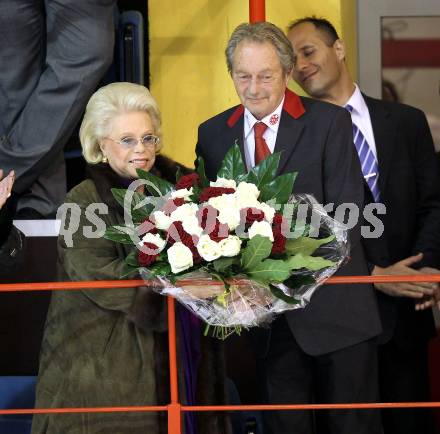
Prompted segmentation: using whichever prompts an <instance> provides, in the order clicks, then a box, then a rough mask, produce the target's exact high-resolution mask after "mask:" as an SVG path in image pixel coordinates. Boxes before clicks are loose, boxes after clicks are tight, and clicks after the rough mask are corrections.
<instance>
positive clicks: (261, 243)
mask: <svg viewBox="0 0 440 434" xmlns="http://www.w3.org/2000/svg"><path fill="white" fill-rule="evenodd" d="M271 251H272V241H270V239H269V238H267V237H262V236H261V235H255V237H253V238H251V239H250V240H249V241H248V243H247V246H246V247H245V248H244V249H243V252H242V256H241V266H242V267H243V268H244V269H245V270H249V271H251V270H253V269H254V268H255V267H256V265H257V264H259V263H260V262H261V261H262V260H263V259H266V258H267V257H268V256H269V255H270V252H271Z"/></svg>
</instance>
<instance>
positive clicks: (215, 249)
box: [197, 235, 221, 262]
mask: <svg viewBox="0 0 440 434" xmlns="http://www.w3.org/2000/svg"><path fill="white" fill-rule="evenodd" d="M197 251H198V252H199V255H200V256H201V257H202V258H203V259H204V260H205V261H208V262H211V261H214V259H217V258H220V256H221V251H220V246H219V243H216V242H215V241H212V240H211V238H209V235H202V236H201V237H200V239H199V242H198V243H197Z"/></svg>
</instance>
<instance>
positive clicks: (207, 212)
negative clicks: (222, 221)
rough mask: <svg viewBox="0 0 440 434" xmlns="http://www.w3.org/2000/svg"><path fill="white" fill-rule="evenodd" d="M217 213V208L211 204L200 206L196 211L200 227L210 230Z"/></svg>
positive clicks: (213, 225)
mask: <svg viewBox="0 0 440 434" xmlns="http://www.w3.org/2000/svg"><path fill="white" fill-rule="evenodd" d="M218 214H219V212H218V210H216V209H215V208H214V207H213V206H211V205H205V206H204V207H203V208H200V209H199V210H198V211H197V213H196V216H197V219H198V220H199V225H200V227H201V228H202V229H206V230H207V231H208V232H209V231H211V230H212V229H213V228H214V227H215V222H216V221H217V217H218Z"/></svg>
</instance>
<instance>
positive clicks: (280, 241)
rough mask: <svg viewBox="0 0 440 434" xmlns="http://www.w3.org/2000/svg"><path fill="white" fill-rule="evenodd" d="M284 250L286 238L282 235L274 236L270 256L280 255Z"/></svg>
mask: <svg viewBox="0 0 440 434" xmlns="http://www.w3.org/2000/svg"><path fill="white" fill-rule="evenodd" d="M285 250H286V237H285V236H284V235H275V234H274V239H273V244H272V255H281V254H282V253H284V251H285Z"/></svg>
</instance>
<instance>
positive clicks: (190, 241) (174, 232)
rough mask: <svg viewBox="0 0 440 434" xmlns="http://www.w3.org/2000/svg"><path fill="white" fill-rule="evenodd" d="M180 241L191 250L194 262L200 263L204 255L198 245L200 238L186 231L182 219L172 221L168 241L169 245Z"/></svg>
mask: <svg viewBox="0 0 440 434" xmlns="http://www.w3.org/2000/svg"><path fill="white" fill-rule="evenodd" d="M178 241H180V242H181V243H182V244H184V245H185V246H186V247H188V248H189V249H190V250H191V253H192V255H193V262H194V264H198V263H200V262H201V261H202V257H201V256H200V255H199V252H198V251H197V247H196V244H197V242H198V241H199V238H198V237H197V236H195V235H194V236H192V235H190V234H189V233H188V232H186V231H185V229H183V225H182V222H180V221H177V222H174V223H172V224H171V226H170V227H169V228H168V232H167V242H168V244H169V245H171V246H172V245H173V244H174V243H176V242H178Z"/></svg>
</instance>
